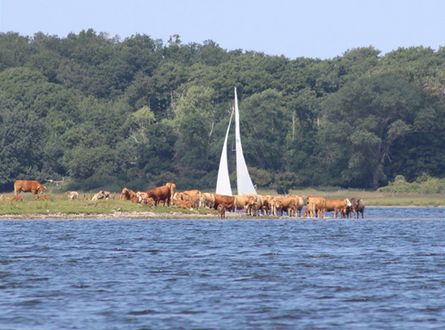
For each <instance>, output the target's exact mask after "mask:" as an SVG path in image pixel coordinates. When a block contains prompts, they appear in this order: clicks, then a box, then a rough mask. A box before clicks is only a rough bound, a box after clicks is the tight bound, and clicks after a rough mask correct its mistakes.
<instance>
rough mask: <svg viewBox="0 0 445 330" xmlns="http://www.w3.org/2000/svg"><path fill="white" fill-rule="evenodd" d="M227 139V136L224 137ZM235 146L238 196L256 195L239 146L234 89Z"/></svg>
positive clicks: (236, 103)
mask: <svg viewBox="0 0 445 330" xmlns="http://www.w3.org/2000/svg"><path fill="white" fill-rule="evenodd" d="M226 139H227V135H226ZM235 146H236V183H237V190H238V192H237V193H238V195H245V194H256V191H255V187H254V186H253V183H252V179H251V178H250V175H249V171H248V169H247V165H246V161H245V160H244V155H243V147H242V145H241V134H240V126H239V110H238V96H237V94H236V87H235Z"/></svg>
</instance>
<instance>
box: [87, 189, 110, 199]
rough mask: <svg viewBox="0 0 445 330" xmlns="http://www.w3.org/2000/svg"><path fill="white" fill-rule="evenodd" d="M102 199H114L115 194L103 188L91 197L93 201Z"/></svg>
mask: <svg viewBox="0 0 445 330" xmlns="http://www.w3.org/2000/svg"><path fill="white" fill-rule="evenodd" d="M101 199H106V200H108V199H113V195H112V194H111V192H109V191H104V190H101V191H99V192H98V193H96V194H94V195H93V198H91V200H92V201H98V200H101Z"/></svg>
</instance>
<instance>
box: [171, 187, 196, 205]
mask: <svg viewBox="0 0 445 330" xmlns="http://www.w3.org/2000/svg"><path fill="white" fill-rule="evenodd" d="M201 200H202V193H201V192H200V191H199V190H197V189H193V190H186V191H183V192H176V193H175V194H174V195H173V202H174V203H175V204H177V202H178V201H189V202H190V205H191V207H192V208H195V209H197V208H199V207H200V206H201V203H202V201H201Z"/></svg>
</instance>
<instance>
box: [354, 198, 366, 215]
mask: <svg viewBox="0 0 445 330" xmlns="http://www.w3.org/2000/svg"><path fill="white" fill-rule="evenodd" d="M351 204H352V205H351V209H352V212H354V213H355V215H356V217H357V219H358V218H359V215H360V213H361V214H362V218H364V217H365V202H364V201H363V200H362V199H355V198H351Z"/></svg>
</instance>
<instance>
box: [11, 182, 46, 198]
mask: <svg viewBox="0 0 445 330" xmlns="http://www.w3.org/2000/svg"><path fill="white" fill-rule="evenodd" d="M45 190H46V187H45V186H44V185H42V184H41V183H40V182H39V181H38V180H16V181H15V182H14V194H15V195H18V194H20V193H21V192H31V193H33V194H34V195H37V194H41V193H44V192H45Z"/></svg>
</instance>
